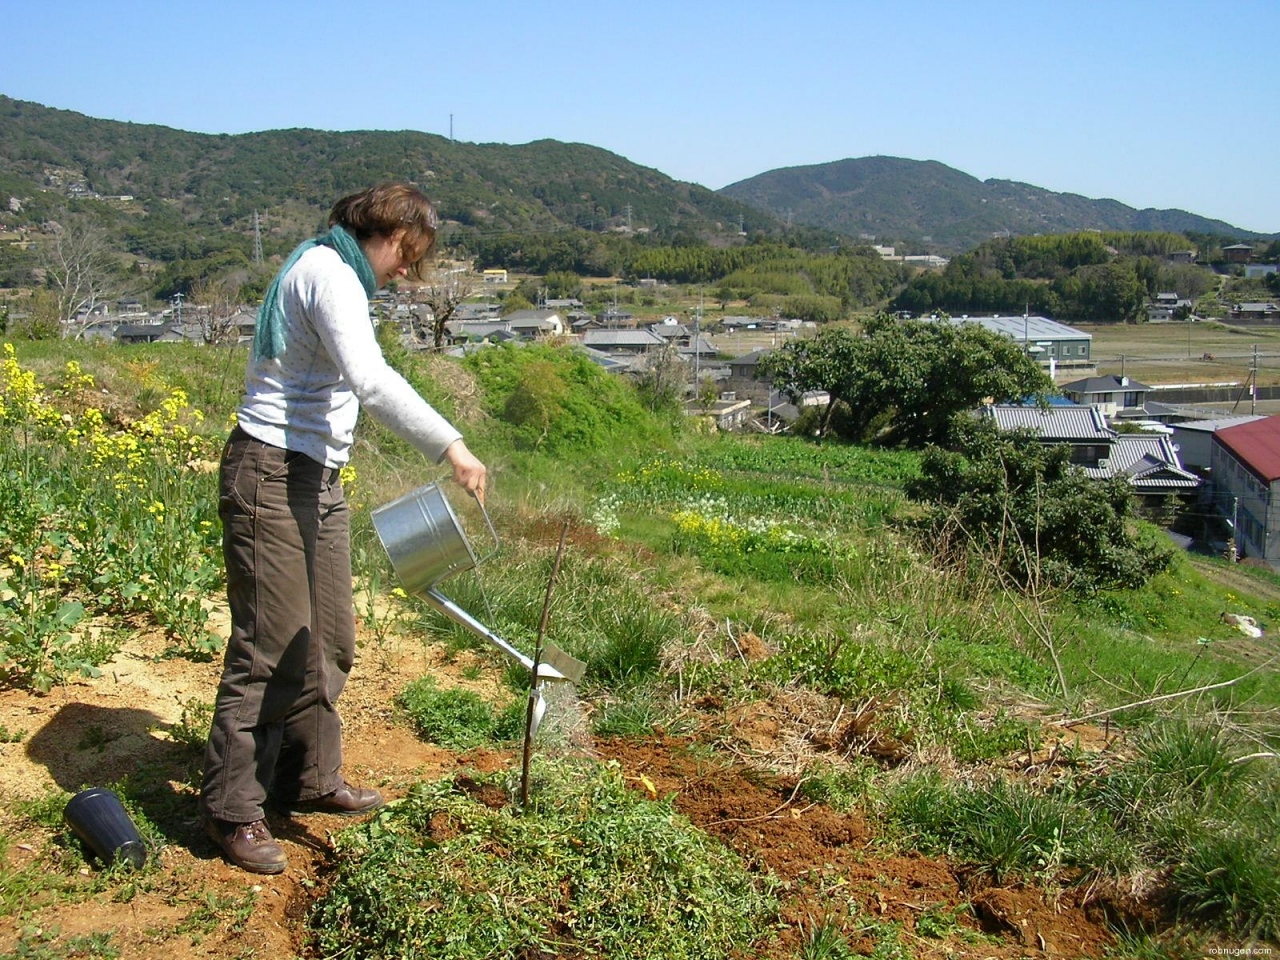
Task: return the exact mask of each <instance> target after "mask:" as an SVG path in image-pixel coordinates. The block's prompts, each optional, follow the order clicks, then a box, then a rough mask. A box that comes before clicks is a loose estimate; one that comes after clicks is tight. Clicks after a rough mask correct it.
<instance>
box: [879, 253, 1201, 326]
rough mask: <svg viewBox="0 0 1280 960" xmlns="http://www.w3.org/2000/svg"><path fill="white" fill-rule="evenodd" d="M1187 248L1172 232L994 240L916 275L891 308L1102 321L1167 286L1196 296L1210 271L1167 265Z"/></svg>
mask: <svg viewBox="0 0 1280 960" xmlns="http://www.w3.org/2000/svg"><path fill="white" fill-rule="evenodd" d="M1191 247H1192V244H1191V243H1190V241H1188V240H1187V238H1186V237H1184V236H1182V235H1180V234H1173V233H1097V232H1086V233H1067V234H1055V235H1051V236H1044V237H1013V238H1006V239H998V240H991V241H988V242H987V243H984V244H982V245H981V246H980V247H978V248H977V249H975V250H974V251H972V252H971V253H967V254H964V255H962V256H959V257H956V258H955V259H953V260H952V261H951V263H950V264H948V265H947V267H946V269H945V270H943V271H942V272H941V273H930V274H923V275H921V276H918V277H916V278H914V279H913V280H912V281H911V282H910V283H909V284H907V286H906V288H905V289H904V290H902V292H901V293H899V294H898V295H897V296H896V297H894V298H893V300H892V303H891V308H892V309H893V310H906V311H910V312H912V313H916V314H924V313H932V312H934V311H946V312H948V313H952V314H957V313H1022V312H1023V311H1024V310H1029V311H1030V312H1032V313H1038V314H1043V315H1045V316H1049V317H1054V318H1056V319H1061V320H1071V321H1077V322H1093V323H1106V322H1113V321H1132V320H1137V319H1138V318H1139V317H1140V316H1142V312H1143V308H1144V305H1145V303H1146V302H1147V300H1148V299H1149V298H1151V297H1153V296H1155V294H1157V293H1160V292H1164V291H1168V292H1174V293H1177V294H1178V295H1179V296H1180V297H1184V298H1186V299H1189V300H1193V301H1194V300H1196V299H1198V298H1199V297H1201V296H1203V295H1204V294H1205V293H1207V292H1208V291H1209V290H1211V289H1212V288H1213V284H1214V282H1215V278H1214V275H1213V273H1212V272H1211V271H1209V270H1207V269H1205V268H1204V267H1198V266H1195V265H1194V264H1177V263H1170V262H1168V260H1166V259H1165V258H1166V257H1168V256H1169V255H1170V254H1172V253H1174V252H1177V251H1180V250H1187V249H1190V248H1191Z"/></svg>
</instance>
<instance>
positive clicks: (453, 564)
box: [373, 483, 587, 683]
mask: <svg viewBox="0 0 1280 960" xmlns="http://www.w3.org/2000/svg"><path fill="white" fill-rule="evenodd" d="M480 510H481V512H482V513H483V514H484V521H485V523H486V524H488V526H489V533H490V534H491V535H492V536H493V542H494V549H495V550H496V549H497V544H498V534H497V531H496V530H494V529H493V521H492V520H490V519H489V512H488V511H487V510H485V509H484V505H483V504H481V505H480ZM373 528H374V530H376V531H377V534H378V539H379V540H381V541H382V546H383V549H385V550H386V551H387V556H388V557H390V558H391V566H392V567H394V568H395V571H396V576H398V577H399V578H400V582H401V583H402V584H404V588H405V590H407V591H408V592H409V593H413V594H417V595H418V596H420V597H422V598H423V599H424V600H426V601H427V603H429V604H431V606H432V607H434V608H435V609H436V610H438V611H440V612H441V613H443V614H444V615H445V616H447V617H448V618H449V619H451V620H453V621H454V622H455V623H458V624H460V625H461V626H463V627H465V628H466V629H467V630H470V631H471V632H472V633H474V634H476V636H478V637H480V638H481V639H482V640H487V641H488V642H489V643H491V644H493V646H495V647H497V648H498V649H499V650H501V651H502V652H503V653H505V654H506V655H507V656H509V657H511V659H513V660H515V661H516V662H518V663H520V664H521V665H523V666H524V668H525V669H526V670H530V671H532V670H533V667H534V664H533V659H532V658H530V657H528V656H526V655H525V654H523V653H521V652H520V651H519V650H517V649H516V648H515V647H514V646H512V645H511V644H510V643H508V642H507V641H506V640H504V639H503V638H502V637H500V636H498V635H497V634H496V633H494V632H493V631H492V630H490V629H489V628H488V627H486V626H485V625H484V624H483V623H481V622H480V621H479V620H477V619H476V618H475V617H473V616H471V614H469V613H467V611H465V610H463V609H462V608H461V607H460V606H458V605H457V604H456V603H454V602H453V601H452V600H450V599H449V598H448V597H446V596H445V595H444V594H442V593H441V592H440V591H439V589H438V588H437V586H436V585H437V584H438V583H439V582H440V581H441V580H444V579H446V578H448V577H451V576H453V575H454V574H455V573H460V572H461V571H463V570H470V569H472V568H474V567H475V566H477V565H478V564H480V563H482V562H483V561H485V560H487V559H488V558H489V557H491V556H492V555H493V553H492V552H490V553H488V554H486V555H485V556H483V557H477V556H476V553H475V551H474V550H473V549H472V547H471V542H470V541H469V540H468V539H467V535H466V533H464V532H463V529H462V524H461V523H459V521H458V516H457V514H455V513H454V512H453V507H452V506H450V505H449V500H448V498H447V497H446V496H445V495H444V490H443V489H441V487H440V484H438V483H429V484H427V485H426V486H425V487H419V488H418V489H417V490H414V491H412V492H410V493H406V494H405V495H404V496H403V497H400V498H399V499H396V500H392V501H391V502H390V503H387V504H384V505H382V506H381V507H378V508H376V509H375V510H374V511H373ZM537 666H538V672H537V676H538V678H539V679H541V680H567V681H569V682H570V683H577V682H578V681H579V680H581V679H582V674H583V671H584V670H586V666H587V665H586V664H585V663H583V662H582V661H581V660H578V659H576V658H574V657H572V656H570V655H569V654H567V653H565V652H564V651H563V650H561V649H560V648H559V647H557V646H556V645H555V644H552V643H544V644H543V646H542V652H541V656H540V657H539V660H538V665H537Z"/></svg>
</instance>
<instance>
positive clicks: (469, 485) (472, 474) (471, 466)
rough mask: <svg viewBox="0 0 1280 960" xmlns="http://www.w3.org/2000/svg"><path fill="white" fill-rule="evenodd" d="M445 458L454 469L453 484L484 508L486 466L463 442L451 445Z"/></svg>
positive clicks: (446, 451)
mask: <svg viewBox="0 0 1280 960" xmlns="http://www.w3.org/2000/svg"><path fill="white" fill-rule="evenodd" d="M444 458H445V459H446V460H448V461H449V463H450V465H452V467H453V482H454V483H456V484H457V485H458V486H460V487H462V489H463V490H465V491H467V493H469V494H471V495H472V496H473V497H475V498H476V499H477V500H478V501H480V505H481V506H484V480H485V473H486V470H485V466H484V464H483V463H481V462H480V461H479V460H478V459H477V458H476V455H475V454H474V453H472V452H471V451H470V450H468V449H467V445H466V444H465V443H464V442H463V441H461V440H455V441H453V443H451V444H449V448H448V449H447V450H445V452H444Z"/></svg>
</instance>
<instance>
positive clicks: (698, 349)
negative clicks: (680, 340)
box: [693, 287, 702, 395]
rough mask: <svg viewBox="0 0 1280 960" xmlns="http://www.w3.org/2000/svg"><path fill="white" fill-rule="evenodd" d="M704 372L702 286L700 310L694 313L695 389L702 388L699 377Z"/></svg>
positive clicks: (699, 292)
mask: <svg viewBox="0 0 1280 960" xmlns="http://www.w3.org/2000/svg"><path fill="white" fill-rule="evenodd" d="M701 373H702V288H701V287H699V288H698V312H697V313H695V314H694V315H693V390H694V394H695V395H696V394H697V392H698V390H699V389H700V385H699V383H698V378H699V376H700V375H701Z"/></svg>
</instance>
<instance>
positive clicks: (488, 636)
mask: <svg viewBox="0 0 1280 960" xmlns="http://www.w3.org/2000/svg"><path fill="white" fill-rule="evenodd" d="M422 597H423V598H424V599H425V600H426V601H427V603H429V604H431V606H433V607H434V608H435V609H437V610H439V611H440V612H441V613H443V614H444V615H445V616H447V617H448V618H449V619H451V620H453V621H454V622H455V623H457V624H459V625H461V626H463V627H466V628H467V629H468V630H470V631H471V632H472V633H474V634H476V635H477V636H479V637H480V638H481V639H483V640H488V641H489V642H490V643H491V644H493V645H494V646H495V647H497V648H498V649H499V650H501V651H502V652H503V653H505V654H506V655H507V656H509V657H510V658H511V659H512V660H515V661H516V662H517V663H519V664H520V665H522V666H523V667H524V668H525V669H526V670H532V669H533V659H532V658H530V657H528V656H526V655H525V654H523V653H521V652H520V651H519V650H517V649H516V648H515V647H513V646H512V645H511V644H510V643H508V642H507V641H506V640H504V639H503V638H502V637H500V636H498V634H496V633H494V632H493V631H492V630H490V629H489V628H488V627H486V626H485V625H484V624H483V623H481V622H480V621H479V620H477V619H476V618H475V617H473V616H471V614H469V613H467V611H465V610H463V609H462V608H461V607H460V606H458V605H457V604H456V603H454V602H453V601H452V600H450V599H449V598H448V597H446V596H445V595H444V594H442V593H441V592H440V591H439V590H437V589H436V588H435V587H430V588H428V589H427V590H426V591H425V592H423V594H422ZM586 669H587V665H586V664H585V663H583V662H582V661H581V660H578V659H577V658H575V657H572V656H570V655H569V654H567V653H565V652H564V651H563V650H561V649H560V648H559V647H557V646H556V645H555V644H553V643H544V644H543V646H542V657H541V659H540V660H539V662H538V678H539V679H540V680H567V681H569V682H570V683H577V682H578V681H579V680H581V679H582V675H583V673H584V672H586Z"/></svg>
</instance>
